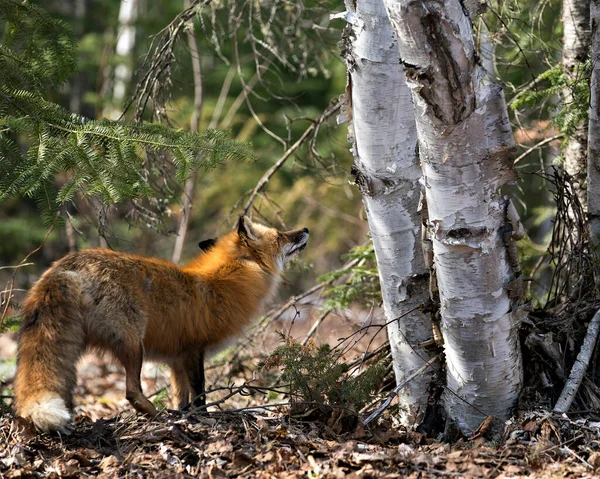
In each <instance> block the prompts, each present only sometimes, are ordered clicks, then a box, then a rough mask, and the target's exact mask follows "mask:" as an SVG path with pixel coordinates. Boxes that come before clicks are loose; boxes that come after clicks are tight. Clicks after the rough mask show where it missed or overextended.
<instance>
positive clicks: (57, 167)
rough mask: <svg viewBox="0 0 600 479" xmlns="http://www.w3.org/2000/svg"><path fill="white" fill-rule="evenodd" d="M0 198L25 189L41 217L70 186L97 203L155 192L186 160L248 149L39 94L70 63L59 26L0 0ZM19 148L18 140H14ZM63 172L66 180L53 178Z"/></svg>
mask: <svg viewBox="0 0 600 479" xmlns="http://www.w3.org/2000/svg"><path fill="white" fill-rule="evenodd" d="M0 20H3V21H4V22H5V39H4V40H3V43H2V45H1V46H0V203H3V202H5V201H6V200H8V199H9V198H12V197H22V196H24V197H30V198H34V199H35V201H36V203H37V204H38V206H39V207H40V208H41V210H42V211H43V212H44V213H45V218H46V219H47V220H50V219H51V218H53V217H54V212H55V211H56V210H57V208H58V207H59V205H60V204H62V203H64V202H67V201H71V200H73V199H74V197H75V196H76V195H80V196H89V197H95V198H98V199H99V200H100V201H101V202H102V203H104V204H115V203H121V202H123V201H126V200H134V199H147V198H155V197H161V196H165V194H166V192H165V190H168V188H164V179H165V176H166V177H169V176H170V175H172V176H173V177H174V179H173V181H175V182H182V181H184V180H185V178H187V177H188V176H189V174H190V172H191V171H192V170H193V169H196V168H198V167H203V168H213V167H215V166H216V165H218V164H220V163H221V162H223V161H225V160H242V159H246V158H249V157H252V150H251V147H250V145H249V144H248V143H242V142H237V141H233V140H231V139H229V133H228V132H224V131H217V130H205V131H203V132H202V133H200V134H196V133H188V132H185V131H182V130H174V129H172V128H169V127H166V126H164V125H160V124H148V123H138V124H128V123H126V122H124V121H109V120H102V121H95V120H90V119H87V118H85V117H83V116H80V115H74V114H71V113H70V112H68V111H67V110H65V109H64V108H62V107H61V106H59V105H57V104H56V103H53V102H52V101H50V100H48V98H47V96H48V94H49V93H48V92H47V91H46V90H47V89H52V88H56V87H58V86H60V84H61V83H62V82H64V81H65V79H66V78H68V76H69V75H70V74H71V73H72V72H73V71H74V68H75V55H76V49H75V46H74V43H73V40H72V38H71V35H70V33H69V32H68V28H67V27H66V26H65V24H63V23H62V22H59V21H57V20H54V19H53V18H52V17H50V16H49V15H47V14H46V13H45V12H44V11H43V10H41V9H39V8H37V7H33V6H31V5H29V4H26V3H23V4H22V3H17V2H15V1H12V0H0ZM24 147H25V148H24ZM61 173H62V174H64V176H65V177H66V183H64V185H62V186H61V187H60V188H57V187H56V186H55V177H56V176H57V175H58V174H61Z"/></svg>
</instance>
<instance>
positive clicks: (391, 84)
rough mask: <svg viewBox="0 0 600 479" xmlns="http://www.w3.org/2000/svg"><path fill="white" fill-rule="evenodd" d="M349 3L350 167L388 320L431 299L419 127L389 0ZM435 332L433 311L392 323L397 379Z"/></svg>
mask: <svg viewBox="0 0 600 479" xmlns="http://www.w3.org/2000/svg"><path fill="white" fill-rule="evenodd" d="M346 8H347V9H348V11H347V12H345V13H344V14H343V16H344V18H345V19H346V21H348V22H349V23H350V25H349V26H348V28H347V30H346V32H345V35H344V39H345V47H346V48H345V52H344V54H345V58H346V63H347V66H348V87H347V94H346V101H347V102H349V104H348V105H347V108H346V109H345V111H344V113H345V114H346V115H347V116H348V117H349V118H350V119H351V122H350V126H349V139H350V141H352V142H353V143H354V145H353V148H352V151H353V153H354V158H355V162H354V166H353V168H352V173H353V175H354V177H355V179H356V184H357V185H358V187H359V188H360V191H361V193H362V195H363V201H364V205H365V208H366V211H367V217H368V221H369V228H370V230H371V236H372V238H373V244H374V247H375V254H376V256H377V266H378V269H379V277H380V282H381V291H382V296H383V305H384V309H385V316H386V319H387V321H388V322H389V321H392V320H394V319H396V318H399V317H400V316H402V315H403V314H405V313H407V312H408V311H411V310H413V309H416V308H417V307H418V306H419V305H422V304H425V303H426V302H427V301H428V299H429V298H428V274H427V272H428V271H427V268H426V267H425V264H424V260H423V254H422V249H421V244H420V242H421V233H420V230H421V218H420V214H419V213H418V211H417V210H418V203H419V194H420V189H421V187H420V186H419V179H420V177H421V171H420V168H419V162H418V154H417V135H416V126H415V120H414V113H413V107H412V104H411V99H410V92H409V90H408V88H407V86H406V82H405V78H404V72H403V69H402V65H401V64H400V56H399V51H398V45H397V41H396V39H395V36H394V33H393V31H392V28H391V25H390V23H389V20H388V18H387V16H386V12H385V8H384V6H383V1H382V0H358V1H357V2H354V1H347V2H346ZM431 335H432V332H431V319H430V317H429V315H428V314H426V313H422V312H420V311H416V310H415V311H413V312H411V313H410V314H408V315H406V316H403V317H402V318H400V319H399V320H398V321H395V322H393V323H391V324H390V325H389V326H388V336H389V340H390V344H391V350H392V356H393V361H394V372H395V375H396V381H397V382H398V383H401V382H403V381H404V379H405V378H406V377H408V376H410V375H411V374H412V373H413V372H415V371H416V370H418V369H419V368H420V367H421V366H423V364H424V363H425V362H427V361H428V360H429V359H431V356H430V355H429V353H428V352H427V351H426V350H424V349H422V348H420V347H419V346H418V344H419V343H421V342H423V341H425V340H427V339H429V338H431ZM433 369H434V368H430V369H428V370H426V371H425V372H424V373H423V374H422V375H420V376H417V377H416V378H415V379H414V380H412V381H411V382H409V383H408V385H407V386H406V387H405V388H403V389H402V391H401V393H400V396H399V404H400V420H401V421H402V422H403V423H404V424H406V425H414V424H418V423H419V422H420V421H421V420H422V418H423V414H424V412H425V408H426V406H427V399H428V387H429V384H430V382H431V377H432V375H433Z"/></svg>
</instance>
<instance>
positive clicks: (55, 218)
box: [0, 211, 60, 331]
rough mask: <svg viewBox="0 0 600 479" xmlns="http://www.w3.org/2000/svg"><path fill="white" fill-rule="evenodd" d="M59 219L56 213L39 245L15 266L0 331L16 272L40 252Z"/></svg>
mask: <svg viewBox="0 0 600 479" xmlns="http://www.w3.org/2000/svg"><path fill="white" fill-rule="evenodd" d="M59 217H60V211H57V212H56V216H55V217H54V221H53V222H52V225H50V228H49V229H48V231H47V232H46V236H44V239H43V240H42V242H41V243H40V245H39V246H38V247H37V248H36V249H34V250H33V251H32V252H30V253H29V254H28V255H27V256H25V258H23V260H22V261H21V262H20V263H19V264H18V265H17V266H15V271H14V272H13V274H12V278H11V281H10V288H9V290H8V297H7V298H6V305H5V306H4V310H3V311H2V317H1V318H0V331H2V325H3V324H4V319H5V318H6V314H7V313H8V308H9V306H10V299H11V297H12V293H13V291H14V288H15V276H16V275H17V271H19V268H21V267H22V266H24V265H25V263H26V262H27V260H28V259H29V257H30V256H32V255H33V254H35V253H37V252H38V251H39V250H41V249H42V248H43V246H44V245H45V244H46V240H47V239H48V236H50V233H52V230H53V229H54V227H55V226H56V222H57V221H58V218H59ZM30 264H31V263H30Z"/></svg>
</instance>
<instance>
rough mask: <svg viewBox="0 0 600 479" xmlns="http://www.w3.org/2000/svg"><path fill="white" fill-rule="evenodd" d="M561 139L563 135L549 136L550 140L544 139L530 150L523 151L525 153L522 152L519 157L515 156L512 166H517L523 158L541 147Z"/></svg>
mask: <svg viewBox="0 0 600 479" xmlns="http://www.w3.org/2000/svg"><path fill="white" fill-rule="evenodd" d="M563 137H564V135H554V136H551V137H550V138H546V139H545V140H542V141H540V142H539V143H536V144H535V145H533V146H532V147H531V148H528V149H527V150H525V152H523V153H521V154H520V155H519V156H517V157H516V158H515V161H514V164H517V163H518V162H519V161H521V160H522V159H523V158H525V157H526V156H528V155H529V154H530V153H532V152H533V151H535V150H537V149H539V148H541V147H542V146H544V145H547V144H548V143H552V142H553V141H554V140H560V139H561V138H563Z"/></svg>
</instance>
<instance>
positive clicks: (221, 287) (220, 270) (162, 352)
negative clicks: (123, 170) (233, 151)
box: [15, 216, 308, 431]
mask: <svg viewBox="0 0 600 479" xmlns="http://www.w3.org/2000/svg"><path fill="white" fill-rule="evenodd" d="M307 241H308V229H307V228H303V229H301V230H296V231H289V232H279V231H278V230H276V229H274V228H267V227H266V226H263V225H260V224H257V223H252V222H251V221H250V220H249V219H248V218H246V217H244V216H242V217H240V219H239V221H238V223H237V228H236V230H234V231H232V232H231V233H229V234H227V235H225V236H222V237H221V238H219V239H217V240H207V241H203V242H201V243H200V248H201V249H202V250H203V253H201V254H200V255H198V256H197V257H196V258H195V259H193V260H192V261H191V262H190V263H189V264H188V265H186V266H184V267H178V266H176V265H175V264H173V263H171V262H168V261H164V260H161V259H156V258H145V257H142V256H136V255H132V254H126V253H119V252H115V251H110V250H101V249H90V250H84V251H81V252H76V253H71V254H68V255H67V256H65V257H64V258H62V259H60V260H59V261H57V262H55V263H54V264H53V265H52V266H51V267H50V269H48V270H47V271H46V272H45V273H44V274H43V275H42V277H41V278H40V279H39V281H38V282H37V283H35V284H34V285H33V287H32V288H31V291H30V292H29V294H28V296H27V299H26V300H25V302H24V304H23V310H22V324H21V329H20V332H19V346H18V352H17V373H16V379H15V405H16V412H17V414H18V415H19V416H21V417H23V418H29V419H30V420H31V421H32V422H33V423H34V424H35V426H36V427H37V428H38V429H40V430H42V431H53V430H59V431H61V430H62V431H65V430H67V427H68V425H69V423H70V420H71V409H72V407H73V397H72V395H73V388H74V386H75V384H76V381H77V377H76V376H77V370H76V364H77V361H78V360H79V358H80V356H81V355H82V354H83V352H84V351H85V350H86V349H95V350H97V351H100V352H108V353H110V354H112V355H113V356H114V357H115V358H116V359H117V360H118V361H119V362H120V363H121V364H122V365H123V366H124V367H125V374H126V397H127V399H128V401H129V402H130V403H131V405H132V406H133V407H134V408H135V409H136V410H137V411H138V412H140V413H143V414H147V415H150V416H154V415H156V414H157V411H156V409H155V408H154V406H153V405H152V403H151V402H150V401H149V400H148V399H147V398H146V397H145V396H144V395H143V393H142V387H141V381H140V371H141V367H142V362H143V360H144V359H151V360H156V361H161V362H165V363H167V364H168V365H169V366H170V367H171V384H172V386H173V388H172V392H173V397H174V398H175V399H176V400H177V403H178V405H179V407H180V408H181V407H183V406H185V405H187V404H188V403H189V401H190V394H191V395H192V397H196V398H198V397H199V396H202V394H203V393H204V350H205V348H207V347H209V346H213V345H216V344H218V343H221V342H223V341H224V340H225V339H227V338H229V337H231V336H233V335H236V334H238V333H240V332H241V331H242V330H243V328H244V327H245V326H246V325H247V324H248V323H249V322H250V321H251V320H252V319H254V318H256V317H257V316H258V315H260V314H261V312H262V309H263V306H264V304H265V303H266V302H267V301H268V300H269V299H271V298H272V297H273V295H274V293H275V291H276V288H277V286H278V283H279V279H280V276H281V272H282V269H283V265H284V263H285V262H286V261H287V260H289V259H290V258H292V257H293V256H295V255H296V254H297V253H298V252H300V251H301V250H303V249H304V248H305V246H306V243H307ZM200 401H204V399H203V398H201V399H200Z"/></svg>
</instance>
